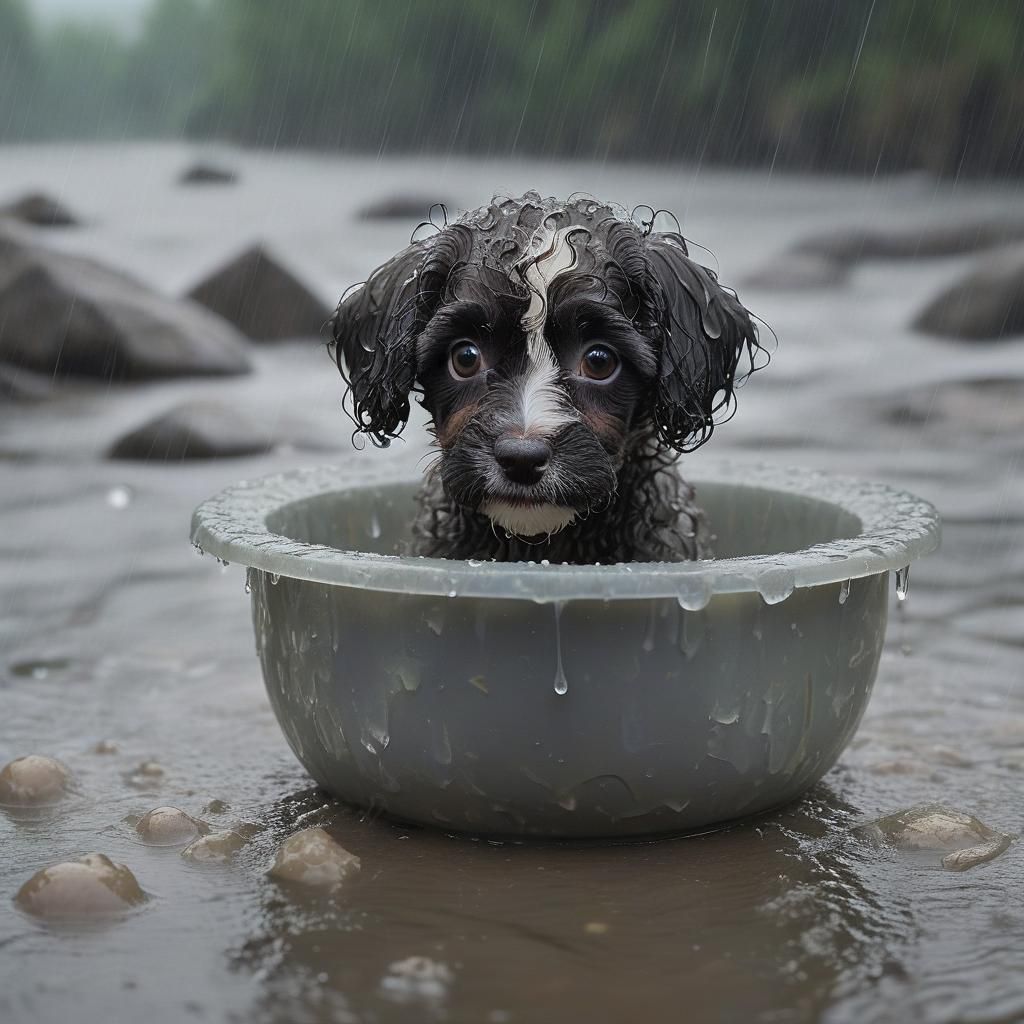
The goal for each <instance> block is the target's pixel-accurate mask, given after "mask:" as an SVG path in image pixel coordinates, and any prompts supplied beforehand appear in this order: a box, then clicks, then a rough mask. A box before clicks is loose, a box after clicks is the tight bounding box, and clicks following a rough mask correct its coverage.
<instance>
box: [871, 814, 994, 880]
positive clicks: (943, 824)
mask: <svg viewBox="0 0 1024 1024" xmlns="http://www.w3.org/2000/svg"><path fill="white" fill-rule="evenodd" d="M858 831H859V832H861V833H862V834H863V835H866V836H868V837H869V838H871V839H874V840H875V841H878V842H885V843H889V844H891V845H892V846H894V847H895V848H896V849H898V850H900V851H902V852H905V853H929V854H930V853H935V854H940V855H941V856H940V858H939V863H940V864H941V865H942V867H944V868H946V869H947V870H950V871H966V870H967V869H968V868H972V867H974V866H975V865H977V864H983V863H984V862H985V861H989V860H992V859H994V858H995V857H998V856H999V855H1000V854H1001V853H1003V852H1004V851H1005V850H1007V849H1008V848H1009V846H1010V843H1011V842H1012V841H1013V837H1012V836H1009V835H1006V834H1005V833H1003V832H997V831H996V830H995V829H991V828H989V827H988V826H987V825H985V824H983V823H982V822H980V821H979V820H978V819H977V818H975V817H974V816H973V815H970V814H964V813H963V812H962V811H956V810H953V809H951V808H949V807H943V806H942V805H941V804H924V805H921V806H919V807H910V808H908V809H907V810H905V811H898V812H897V813H896V814H890V815H887V816H886V817H884V818H878V819H877V820H876V821H872V822H869V823H868V824H867V825H864V826H862V827H861V828H860V829H859V830H858Z"/></svg>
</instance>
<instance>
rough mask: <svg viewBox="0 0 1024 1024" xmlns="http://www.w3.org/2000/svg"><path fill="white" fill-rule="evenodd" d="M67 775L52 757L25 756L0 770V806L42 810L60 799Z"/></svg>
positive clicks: (64, 792)
mask: <svg viewBox="0 0 1024 1024" xmlns="http://www.w3.org/2000/svg"><path fill="white" fill-rule="evenodd" d="M70 781H71V773H70V772H69V771H68V770H67V768H65V767H64V765H62V764H61V763H60V761H55V760H54V759H53V758H52V757H44V756H43V755H42V754H28V755H27V756H26V757H19V758H16V759H15V760H13V761H11V762H10V764H7V765H5V766H4V768H3V770H2V771H0V804H6V805H7V806H9V807H45V806H47V805H48V804H54V803H56V802H57V801H58V800H60V799H61V797H63V796H64V795H65V794H66V793H67V789H68V783H69V782H70Z"/></svg>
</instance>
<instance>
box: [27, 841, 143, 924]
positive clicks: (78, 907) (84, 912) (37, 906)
mask: <svg viewBox="0 0 1024 1024" xmlns="http://www.w3.org/2000/svg"><path fill="white" fill-rule="evenodd" d="M146 898H147V897H146V894H145V893H144V892H143V891H142V889H141V888H140V887H139V883H138V881H137V880H136V878H135V876H134V875H133V874H132V873H131V871H129V869H128V868H126V867H125V866H124V865H123V864H115V863H114V862H113V861H112V860H111V859H110V858H109V857H106V856H104V855H103V854H102V853H89V854H86V855H85V856H84V857H82V858H81V860H74V861H65V862H64V863H61V864H52V865H50V867H46V868H43V869H42V870H41V871H37V872H36V873H35V874H34V875H33V876H32V877H31V878H30V879H29V880H28V881H27V882H26V883H25V884H24V885H23V886H22V887H21V888H20V889H19V890H18V894H17V895H16V896H15V897H14V902H15V903H16V904H17V905H18V907H20V908H21V909H22V910H23V911H25V913H27V914H33V915H35V916H36V917H45V918H69V917H70V918H75V917H98V916H105V915H109V914H115V913H118V912H119V911H124V910H127V909H129V908H130V907H133V906H137V905H138V904H140V903H143V902H144V901H145V900H146Z"/></svg>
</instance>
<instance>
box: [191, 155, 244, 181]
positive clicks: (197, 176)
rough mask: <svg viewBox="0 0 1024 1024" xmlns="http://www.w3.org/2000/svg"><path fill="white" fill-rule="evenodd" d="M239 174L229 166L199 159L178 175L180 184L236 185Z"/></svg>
mask: <svg viewBox="0 0 1024 1024" xmlns="http://www.w3.org/2000/svg"><path fill="white" fill-rule="evenodd" d="M237 181H238V174H237V173H236V172H235V171H233V170H231V168H229V167H222V166H219V165H218V164H213V163H207V162H206V161H204V160H200V161H197V162H196V163H194V164H192V165H191V166H190V167H186V168H185V170H183V171H182V172H181V174H179V175H178V184H179V185H234V184H235V182H237Z"/></svg>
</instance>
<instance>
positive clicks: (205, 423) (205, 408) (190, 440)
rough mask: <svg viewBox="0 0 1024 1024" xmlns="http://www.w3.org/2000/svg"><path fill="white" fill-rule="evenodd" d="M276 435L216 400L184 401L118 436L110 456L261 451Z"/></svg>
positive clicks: (168, 457)
mask: <svg viewBox="0 0 1024 1024" xmlns="http://www.w3.org/2000/svg"><path fill="white" fill-rule="evenodd" d="M278 443H280V441H279V439H278V438H276V437H275V436H274V435H273V434H271V433H270V432H269V431H268V430H267V429H266V428H265V427H264V426H262V425H261V424H260V423H257V422H256V421H255V420H254V419H253V418H251V417H249V416H246V415H244V414H243V413H240V412H238V411H237V410H235V409H232V408H231V407H229V406H226V405H223V404H221V403H219V402H204V401H195V402H185V403H183V404H182V405H178V406H175V407H174V408H173V409H171V410H169V411H168V412H165V413H162V414H161V415H160V416H157V417H156V418H155V419H152V420H149V421H148V422H146V423H144V424H143V425H142V426H141V427H138V428H136V429H135V430H132V431H131V432H129V433H127V434H125V435H124V437H122V438H121V439H120V440H118V441H117V442H116V443H115V444H114V445H113V447H112V448H111V449H110V457H111V458H112V459H142V460H147V461H153V462H171V461H178V460H180V459H213V458H220V457H223V456H233V455H262V454H264V453H266V452H269V451H271V450H272V449H273V448H274V447H275V445H277V444H278Z"/></svg>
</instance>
